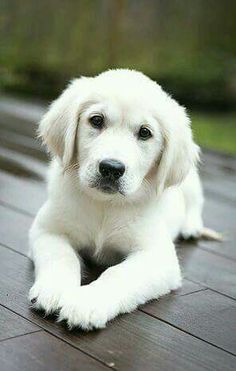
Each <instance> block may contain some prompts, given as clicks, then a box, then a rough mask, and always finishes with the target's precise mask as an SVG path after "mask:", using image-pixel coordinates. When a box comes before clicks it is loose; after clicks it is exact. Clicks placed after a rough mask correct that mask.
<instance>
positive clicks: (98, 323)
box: [29, 280, 117, 331]
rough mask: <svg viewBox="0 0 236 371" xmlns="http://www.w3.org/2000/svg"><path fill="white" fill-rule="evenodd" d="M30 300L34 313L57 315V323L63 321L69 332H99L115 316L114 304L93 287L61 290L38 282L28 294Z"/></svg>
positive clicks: (55, 284) (64, 288)
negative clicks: (75, 329) (41, 312)
mask: <svg viewBox="0 0 236 371" xmlns="http://www.w3.org/2000/svg"><path fill="white" fill-rule="evenodd" d="M29 300H30V301H31V304H32V307H33V308H34V309H36V310H43V311H44V312H45V314H46V315H49V314H52V313H59V315H58V322H61V321H65V322H66V323H67V325H68V327H69V328H70V329H72V328H75V327H78V328H81V329H83V330H86V331H88V330H92V329H101V328H104V327H105V326H106V323H107V322H108V321H109V320H110V319H112V318H114V317H115V315H116V312H117V311H116V310H115V306H114V303H112V302H111V301H110V300H109V298H108V297H105V296H104V293H103V295H101V293H99V291H96V290H94V288H93V287H92V286H89V285H87V286H81V287H76V288H75V287H74V288H68V287H62V286H61V285H60V284H57V283H55V282H54V283H52V282H51V283H50V282H45V280H38V281H36V282H35V284H34V285H33V287H32V288H31V290H30V293H29Z"/></svg>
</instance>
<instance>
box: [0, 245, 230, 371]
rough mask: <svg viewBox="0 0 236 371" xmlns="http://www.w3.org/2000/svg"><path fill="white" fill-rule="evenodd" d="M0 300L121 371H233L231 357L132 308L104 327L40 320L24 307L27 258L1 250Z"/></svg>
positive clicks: (29, 271) (28, 275) (29, 270)
mask: <svg viewBox="0 0 236 371" xmlns="http://www.w3.org/2000/svg"><path fill="white" fill-rule="evenodd" d="M0 261H1V262H2V267H1V270H0V280H2V278H4V285H3V289H2V290H1V292H0V303H2V304H4V305H5V306H7V307H8V308H10V309H12V310H14V311H15V312H17V313H19V314H20V315H22V316H23V317H25V318H27V319H29V320H31V321H32V322H34V323H36V324H38V325H39V326H40V327H42V328H44V329H46V330H47V331H49V332H50V333H52V334H54V335H56V336H58V337H60V338H61V339H63V340H65V341H66V342H68V343H70V344H71V345H73V346H74V347H76V348H78V349H80V350H82V351H84V352H86V353H88V354H90V355H91V356H93V357H95V358H96V359H99V360H101V361H102V362H104V363H106V364H110V365H111V364H113V365H114V368H116V369H120V370H137V371H138V370H143V369H148V370H156V369H157V366H158V369H161V370H168V371H169V370H170V369H172V368H173V365H174V367H175V370H179V371H182V370H193V371H194V370H199V369H209V370H220V371H221V370H222V369H224V370H233V367H234V365H235V357H233V356H232V355H230V354H228V353H226V352H224V351H223V350H221V349H218V348H216V347H214V346H212V345H210V344H206V343H204V342H203V341H201V340H199V339H196V338H194V337H192V336H190V335H188V334H186V333H184V332H182V331H180V330H178V329H176V328H174V327H172V326H170V325H168V324H166V323H164V322H161V321H159V320H157V319H155V318H153V317H151V316H149V315H147V314H145V313H142V312H140V311H136V312H135V313H133V314H129V315H123V316H120V317H119V318H117V319H116V320H114V321H113V322H112V323H111V324H109V326H108V327H107V328H106V329H105V330H102V331H94V332H90V333H84V332H81V331H73V332H71V333H69V332H68V330H67V329H65V328H64V327H63V326H62V325H61V324H57V323H54V320H53V319H51V318H49V319H48V318H42V317H40V316H39V315H38V314H37V313H35V312H33V311H31V310H30V309H29V307H28V302H27V293H28V289H29V287H30V285H31V283H32V267H31V265H30V263H29V260H28V259H27V258H25V257H24V256H21V255H19V254H17V253H15V252H13V251H10V250H8V249H7V248H4V247H2V248H0Z"/></svg>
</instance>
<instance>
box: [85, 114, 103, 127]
mask: <svg viewBox="0 0 236 371" xmlns="http://www.w3.org/2000/svg"><path fill="white" fill-rule="evenodd" d="M89 122H90V124H91V125H92V126H93V127H94V128H96V129H101V128H102V127H103V124H104V117H103V116H101V115H94V116H92V117H90V119H89Z"/></svg>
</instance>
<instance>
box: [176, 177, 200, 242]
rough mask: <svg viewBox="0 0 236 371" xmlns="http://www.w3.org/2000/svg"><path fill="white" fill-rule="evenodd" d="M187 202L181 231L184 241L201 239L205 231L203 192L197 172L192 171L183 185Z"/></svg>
mask: <svg viewBox="0 0 236 371" xmlns="http://www.w3.org/2000/svg"><path fill="white" fill-rule="evenodd" d="M182 191H183V195H184V201H185V213H186V214H185V220H184V224H183V226H182V229H181V236H182V237H183V238H184V239H186V240H187V239H191V238H195V239H196V238H199V237H201V235H202V231H203V221H202V209H203V201H204V199H203V191H202V186H201V181H200V178H199V175H198V173H197V171H196V170H194V171H191V172H190V173H189V174H188V176H187V178H186V180H185V181H184V183H183V185H182Z"/></svg>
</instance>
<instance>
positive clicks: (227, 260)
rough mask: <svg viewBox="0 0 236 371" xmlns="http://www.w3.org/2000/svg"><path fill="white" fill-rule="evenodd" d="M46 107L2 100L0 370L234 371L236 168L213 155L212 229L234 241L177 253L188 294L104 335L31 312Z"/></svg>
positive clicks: (208, 166)
mask: <svg viewBox="0 0 236 371" xmlns="http://www.w3.org/2000/svg"><path fill="white" fill-rule="evenodd" d="M43 111H44V106H40V105H36V104H31V103H28V104H26V103H20V102H19V101H14V100H9V99H5V98H1V99H0V137H1V146H0V168H1V171H0V218H1V223H0V256H1V257H0V360H1V361H0V370H1V371H12V370H14V371H19V370H24V371H29V370H30V371H31V370H34V371H37V370H50V371H54V370H55V371H58V370H66V371H70V370H81V371H87V370H90V371H96V370H106V369H108V368H110V369H114V370H127V371H131V370H135V371H138V370H140V371H143V370H146V371H151V370H161V371H162V370H167V371H171V370H179V371H186V370H189V371H190V370H191V371H194V370H219V371H222V370H224V371H226V370H235V369H236V358H235V355H236V331H235V329H236V328H235V327H236V326H235V325H236V301H235V299H236V246H235V244H236V242H235V241H236V193H235V184H236V182H235V181H236V160H235V159H234V158H228V157H226V156H221V155H218V154H213V153H210V152H205V153H204V155H203V164H202V167H201V173H202V178H203V181H204V189H205V194H206V207H205V213H204V217H205V222H206V225H207V226H209V227H212V228H215V229H217V230H218V231H221V232H224V233H225V235H226V237H227V241H226V242H223V243H222V244H219V243H216V242H203V241H202V242H200V243H198V244H194V243H189V244H186V243H185V244H183V245H182V246H179V247H178V255H179V257H180V261H181V266H182V269H183V272H184V276H185V279H184V285H183V288H182V289H181V290H179V291H178V292H175V293H172V294H171V295H168V296H166V297H164V298H162V299H161V300H159V301H154V302H152V303H149V304H147V305H144V306H142V307H140V309H139V310H137V311H136V312H134V313H132V314H129V315H122V316H120V317H119V318H117V319H115V320H114V321H113V322H112V323H110V324H109V325H108V327H107V328H106V329H104V330H102V331H95V332H90V333H84V332H82V331H73V332H69V331H68V330H67V329H66V328H65V327H63V326H62V325H61V324H57V323H55V320H54V318H43V317H42V316H40V315H39V314H37V313H35V312H33V311H32V310H31V309H30V308H29V303H28V301H27V294H28V290H29V288H30V286H31V285H32V282H33V269H32V264H31V262H30V260H29V259H28V258H27V250H28V242H27V233H28V229H29V227H30V225H31V222H32V220H33V217H34V215H35V214H36V212H37V210H38V209H39V207H40V205H41V204H42V203H43V201H44V200H45V198H46V190H45V183H44V176H45V173H46V155H45V153H44V151H43V150H42V148H41V147H40V145H39V143H37V142H36V141H35V140H34V139H33V135H34V131H35V125H33V122H36V121H38V119H39V117H40V115H41V114H42V112H43Z"/></svg>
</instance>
